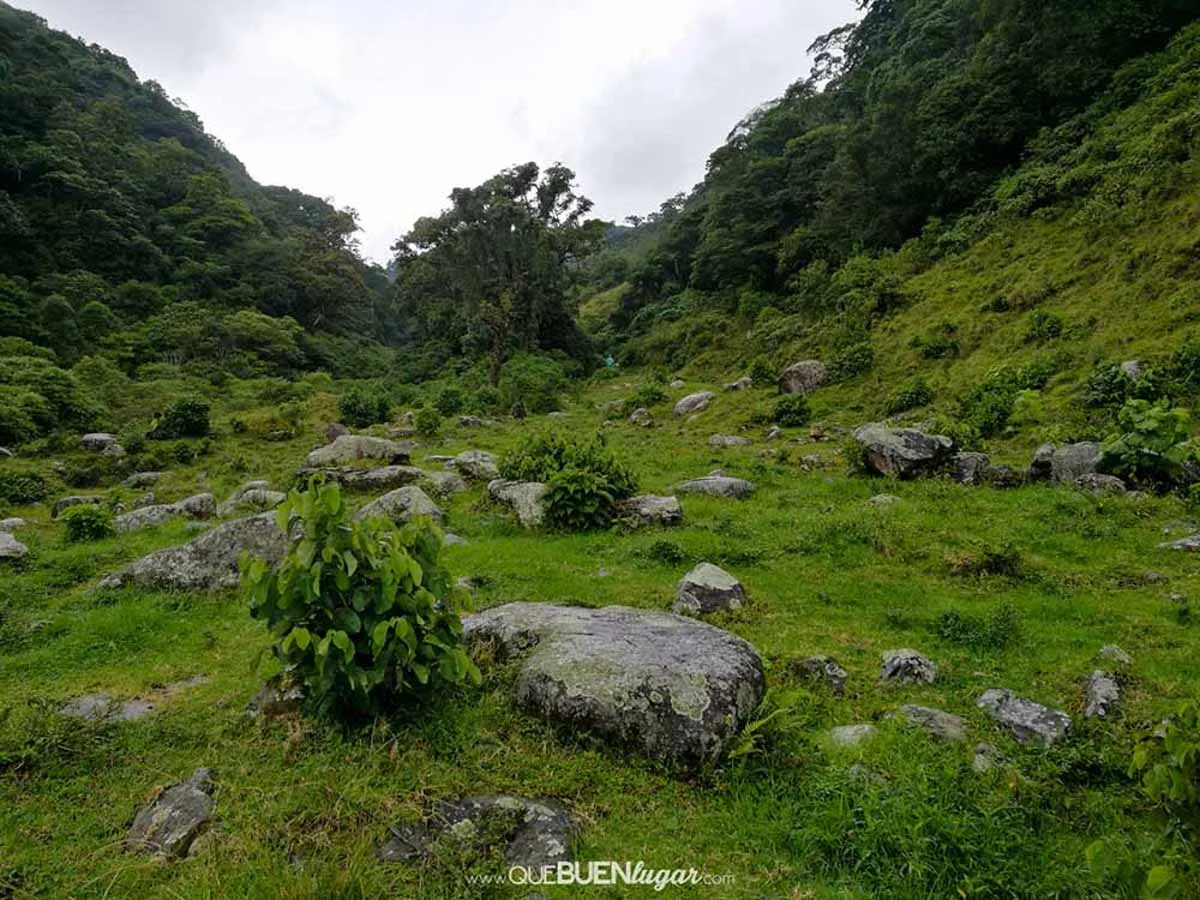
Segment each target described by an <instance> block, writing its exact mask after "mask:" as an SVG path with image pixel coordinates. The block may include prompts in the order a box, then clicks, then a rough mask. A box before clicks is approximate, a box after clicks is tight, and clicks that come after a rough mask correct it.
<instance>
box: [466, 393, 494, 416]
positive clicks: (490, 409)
mask: <svg viewBox="0 0 1200 900" xmlns="http://www.w3.org/2000/svg"><path fill="white" fill-rule="evenodd" d="M499 406H500V392H499V391H498V390H496V389H495V388H493V387H485V388H480V389H479V390H477V391H476V392H475V393H474V394H472V395H471V396H470V397H468V398H467V409H468V410H469V411H470V412H473V413H479V414H487V413H494V412H495V411H496V410H497V409H498V408H499Z"/></svg>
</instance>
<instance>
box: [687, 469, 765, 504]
mask: <svg viewBox="0 0 1200 900" xmlns="http://www.w3.org/2000/svg"><path fill="white" fill-rule="evenodd" d="M754 491H755V486H754V483H753V482H750V481H746V480H745V479H744V478H729V477H727V476H725V475H706V476H705V477H703V478H695V479H693V480H691V481H685V482H684V483H683V484H681V485H679V492H680V493H682V494H707V495H709V496H710V497H733V498H735V499H738V500H744V499H745V498H747V497H749V496H750V495H751V494H753V493H754Z"/></svg>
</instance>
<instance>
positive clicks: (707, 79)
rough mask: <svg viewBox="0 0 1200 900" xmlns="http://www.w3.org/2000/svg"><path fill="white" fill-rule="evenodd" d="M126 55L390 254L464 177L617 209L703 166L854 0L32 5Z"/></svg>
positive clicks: (268, 169) (226, 0) (234, 142)
mask: <svg viewBox="0 0 1200 900" xmlns="http://www.w3.org/2000/svg"><path fill="white" fill-rule="evenodd" d="M17 5H21V6H25V7H26V8H28V9H31V10H32V11H33V12H35V13H37V14H38V15H40V16H42V17H43V18H45V19H46V20H47V21H48V22H49V24H50V25H51V26H52V27H54V28H58V29H60V30H62V31H66V32H68V33H70V34H73V35H75V36H77V37H81V38H83V39H84V40H86V41H87V42H89V43H96V44H100V45H102V46H104V47H106V48H108V49H109V50H111V51H113V52H114V53H117V54H118V55H120V56H123V57H125V58H126V59H127V60H128V61H129V63H130V64H131V65H132V66H133V67H134V69H135V70H136V71H137V72H138V74H139V75H140V76H141V77H142V78H143V79H153V80H155V81H157V82H159V84H161V85H162V86H163V87H164V88H165V89H166V91H167V93H168V94H169V95H170V96H172V97H176V98H179V100H180V101H182V103H183V105H185V106H187V108H189V109H191V110H192V111H193V112H195V113H196V114H197V115H198V116H200V118H201V119H202V120H203V121H204V124H205V128H206V129H207V130H208V132H209V133H210V134H213V135H215V136H216V137H218V138H220V140H221V141H222V143H224V144H225V146H226V147H227V148H228V149H229V150H230V151H231V152H233V153H234V154H235V155H236V156H237V157H238V158H239V159H241V161H242V162H243V163H244V164H245V165H246V167H247V169H248V170H249V171H250V174H251V175H252V176H253V177H254V178H255V179H256V180H258V181H260V182H262V183H264V184H283V185H287V186H288V187H293V188H297V189H299V190H302V191H305V192H306V193H309V194H315V195H317V196H320V197H326V198H329V199H331V200H332V201H333V202H334V203H335V204H336V205H338V206H343V207H344V206H350V207H353V208H354V209H356V210H357V211H358V214H359V222H360V224H361V226H362V229H363V233H362V234H361V235H360V240H361V243H362V250H363V253H364V255H366V256H367V257H368V258H371V259H374V260H376V261H379V262H385V261H386V260H387V259H388V258H389V257H390V255H391V254H390V252H389V248H390V246H391V244H392V243H393V242H394V241H395V240H396V238H398V237H399V236H400V235H401V234H403V233H404V232H406V231H407V230H408V228H409V227H410V226H411V225H412V223H413V222H414V221H415V220H416V219H417V218H419V217H420V216H424V215H436V214H437V213H438V212H440V211H441V210H442V209H443V208H444V207H445V206H446V198H447V196H448V195H449V193H450V191H451V189H452V188H455V187H461V186H470V185H475V184H479V183H481V182H482V181H484V180H485V179H486V178H488V177H489V176H491V175H493V174H495V173H496V172H498V171H500V170H501V169H503V168H506V167H508V166H511V165H516V164H518V163H522V162H526V161H529V160H533V161H535V162H538V163H539V164H541V165H548V164H551V163H554V162H562V163H564V164H566V165H567V166H570V167H571V168H572V169H574V170H575V172H576V174H577V176H578V185H579V189H580V190H581V191H582V192H583V194H584V195H586V196H588V197H590V198H591V199H592V200H594V201H595V203H596V207H595V214H596V215H598V216H601V217H603V218H606V219H612V220H617V221H620V220H622V219H624V217H625V216H627V215H631V214H644V213H647V212H650V211H652V210H655V209H657V208H658V206H659V204H660V203H661V202H662V201H663V200H665V199H666V198H668V197H670V196H672V195H674V194H676V193H678V192H680V191H687V190H690V189H691V187H692V186H693V185H695V184H696V183H697V182H698V181H700V180H701V179H702V178H703V175H704V164H705V161H706V159H707V158H708V155H709V154H710V153H711V152H712V151H713V150H715V149H716V148H717V147H718V146H720V145H721V143H722V142H723V141H724V139H725V137H726V135H727V134H728V133H729V132H730V131H731V130H732V129H733V127H734V126H735V125H736V124H737V123H738V121H739V120H740V119H741V118H742V117H743V116H744V115H745V114H746V113H748V112H749V111H750V110H751V109H753V108H754V107H756V106H758V105H759V104H760V103H762V102H764V101H766V100H769V99H771V98H773V97H776V96H778V95H780V94H781V93H782V92H783V90H784V89H785V88H786V87H787V86H788V85H789V84H790V83H791V82H793V81H795V80H796V79H797V78H800V77H802V76H804V75H806V74H807V72H808V69H809V59H808V57H807V55H806V53H805V50H806V48H807V47H808V46H809V45H810V44H811V43H812V41H813V39H814V38H816V37H817V36H818V35H820V34H823V33H825V32H827V31H829V30H831V29H832V28H835V27H837V26H839V25H842V24H844V23H846V22H848V21H851V20H853V19H854V18H855V17H856V13H857V4H856V3H855V0H102V2H98V0H25V2H24V3H22V2H21V0H17Z"/></svg>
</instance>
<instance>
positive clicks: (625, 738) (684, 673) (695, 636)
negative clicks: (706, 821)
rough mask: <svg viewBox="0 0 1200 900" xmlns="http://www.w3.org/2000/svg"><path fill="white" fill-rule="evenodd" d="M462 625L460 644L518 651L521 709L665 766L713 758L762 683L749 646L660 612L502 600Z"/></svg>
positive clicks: (744, 717)
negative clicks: (594, 735) (519, 659)
mask: <svg viewBox="0 0 1200 900" xmlns="http://www.w3.org/2000/svg"><path fill="white" fill-rule="evenodd" d="M464 628H465V634H466V637H467V640H468V641H469V642H470V643H472V644H475V645H478V644H480V643H487V644H490V645H492V646H493V647H494V648H496V650H498V651H499V654H500V657H501V658H502V659H503V658H505V657H523V658H524V662H523V664H522V666H521V669H520V673H519V675H518V676H517V685H516V687H517V702H518V704H519V705H520V706H521V707H522V708H524V709H525V710H526V711H528V712H530V713H531V714H533V715H535V716H538V717H539V718H542V719H545V720H547V721H549V722H553V723H556V724H561V725H565V726H568V727H570V728H573V729H581V730H583V731H588V732H592V733H594V734H597V735H599V736H601V737H603V738H606V739H608V740H611V741H613V742H614V743H616V744H619V745H621V746H625V747H629V748H632V749H633V750H636V751H638V752H640V753H642V754H644V755H646V756H648V757H651V758H654V759H663V760H667V761H670V762H673V763H679V764H683V765H699V764H703V763H707V762H711V761H714V760H716V759H718V758H719V757H720V756H721V755H722V754H723V753H724V752H725V750H726V749H727V748H728V747H729V745H730V743H731V742H732V741H733V739H734V738H735V737H736V736H737V734H738V733H739V732H740V731H741V730H742V728H743V727H744V726H745V725H746V723H747V722H748V721H749V720H750V717H751V716H752V715H753V713H754V711H755V710H756V709H757V708H758V705H759V703H760V702H761V700H762V696H763V691H764V689H765V680H764V676H763V667H762V660H761V659H760V658H759V655H758V652H757V651H756V650H755V649H754V648H753V647H752V646H751V645H750V644H748V643H747V642H746V641H744V640H742V639H741V638H739V637H737V636H736V635H733V634H729V633H728V632H725V631H722V630H720V629H719V628H714V627H712V626H711V625H706V624H704V623H702V622H697V621H695V620H693V619H687V618H684V617H682V616H675V615H670V614H668V613H661V612H650V611H646V610H638V609H630V608H628V607H622V606H610V607H606V608H604V609H581V608H575V607H563V606H551V605H546V604H538V603H510V604H507V605H505V606H500V607H496V608H494V609H490V610H488V611H486V612H483V613H479V614H478V615H473V616H468V617H466V618H465V620H464Z"/></svg>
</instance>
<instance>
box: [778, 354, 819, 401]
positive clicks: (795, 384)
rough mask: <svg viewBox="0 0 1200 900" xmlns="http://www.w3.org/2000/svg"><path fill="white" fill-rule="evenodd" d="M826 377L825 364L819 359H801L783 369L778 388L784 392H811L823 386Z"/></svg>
mask: <svg viewBox="0 0 1200 900" xmlns="http://www.w3.org/2000/svg"><path fill="white" fill-rule="evenodd" d="M827 377H828V374H827V372H826V369H825V364H824V363H823V362H821V361H820V360H816V359H805V360H801V361H800V362H798V363H793V364H792V365H790V366H788V367H787V368H786V369H784V370H783V374H782V375H781V376H780V377H779V390H780V392H781V393H784V394H811V393H812V392H813V391H815V390H817V389H818V388H820V387H822V386H824V384H825V380H826V378H827Z"/></svg>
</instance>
